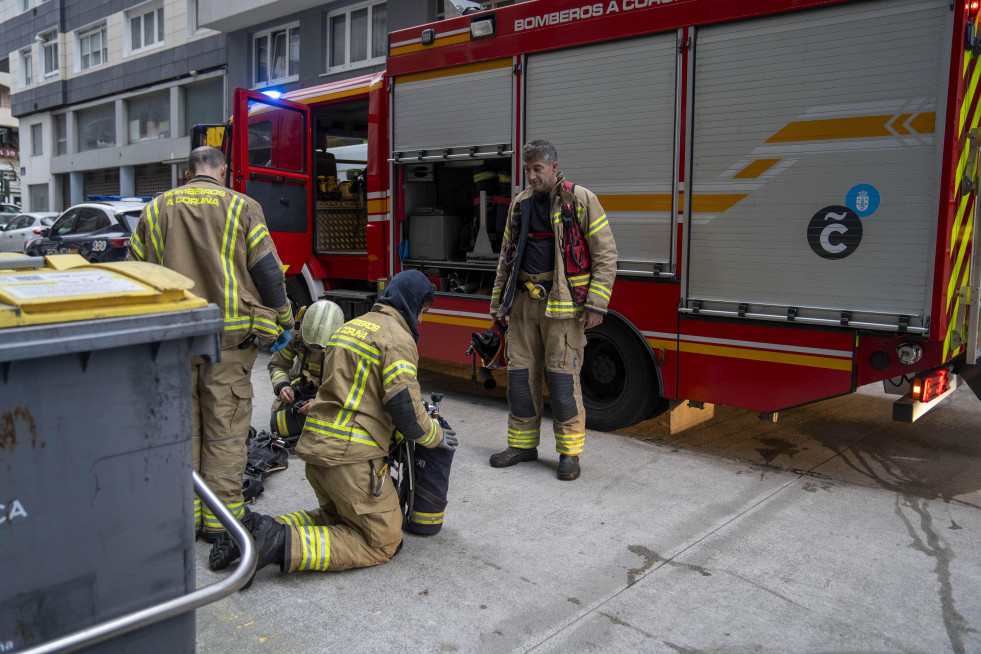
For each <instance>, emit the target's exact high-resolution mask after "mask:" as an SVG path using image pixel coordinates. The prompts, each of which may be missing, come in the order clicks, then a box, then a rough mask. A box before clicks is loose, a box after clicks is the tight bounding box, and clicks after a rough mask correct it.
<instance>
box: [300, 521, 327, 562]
mask: <svg viewBox="0 0 981 654" xmlns="http://www.w3.org/2000/svg"><path fill="white" fill-rule="evenodd" d="M297 531H298V532H299V534H300V539H299V540H300V549H301V550H302V553H301V557H300V567H299V568H297V569H298V570H321V571H322V570H326V569H327V566H329V565H330V532H329V531H327V527H299V528H297Z"/></svg>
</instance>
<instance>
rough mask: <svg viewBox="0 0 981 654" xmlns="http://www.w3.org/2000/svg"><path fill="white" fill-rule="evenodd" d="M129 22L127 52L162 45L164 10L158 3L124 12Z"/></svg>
mask: <svg viewBox="0 0 981 654" xmlns="http://www.w3.org/2000/svg"><path fill="white" fill-rule="evenodd" d="M126 18H127V21H128V22H129V32H128V34H129V51H130V52H139V51H140V50H143V49H145V48H151V47H153V46H156V45H163V42H164V10H163V7H162V6H160V4H159V3H153V4H150V5H143V6H141V7H138V8H137V9H132V10H130V11H128V12H126Z"/></svg>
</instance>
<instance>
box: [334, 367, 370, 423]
mask: <svg viewBox="0 0 981 654" xmlns="http://www.w3.org/2000/svg"><path fill="white" fill-rule="evenodd" d="M370 370H371V364H369V363H368V361H367V360H366V359H364V358H363V357H362V358H360V359H358V369H357V370H356V371H355V373H354V384H353V385H352V386H351V391H350V392H349V393H348V394H347V399H346V400H344V408H343V409H341V412H340V413H339V414H338V415H337V423H338V424H340V425H344V424H347V421H348V420H350V419H351V416H352V415H354V412H355V411H357V409H358V405H359V404H361V398H362V397H364V389H365V387H366V386H367V385H368V372H369V371H370Z"/></svg>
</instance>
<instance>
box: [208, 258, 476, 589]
mask: <svg viewBox="0 0 981 654" xmlns="http://www.w3.org/2000/svg"><path fill="white" fill-rule="evenodd" d="M432 301H433V288H432V284H431V283H430V282H429V280H428V279H427V278H426V276H425V275H423V274H422V273H421V272H419V271H418V270H409V271H404V272H401V273H399V274H398V275H395V276H394V277H393V278H392V279H391V282H390V283H389V285H388V288H387V289H386V291H385V294H384V295H383V296H382V297H380V298H379V299H378V301H377V302H376V304H375V305H374V307H372V310H371V311H370V312H368V313H366V314H364V315H363V316H361V317H359V318H355V319H354V320H351V321H349V322H347V323H345V324H344V325H343V326H341V327H340V328H339V329H338V330H337V331H336V332H334V334H333V335H332V336H331V337H330V340H329V341H328V342H327V347H326V348H325V349H324V362H323V365H324V367H325V368H326V369H327V370H329V371H330V375H329V376H328V377H327V378H326V379H325V380H324V383H323V385H322V386H321V387H320V390H319V391H318V393H317V397H316V398H315V399H314V402H313V406H312V407H311V409H310V411H309V413H308V415H307V419H306V424H305V425H304V427H303V432H302V433H301V435H300V440H299V442H298V443H297V446H296V454H297V456H299V457H300V458H301V459H303V460H304V461H305V462H306V477H307V481H309V482H310V485H311V486H312V487H313V490H314V492H315V493H316V495H317V501H318V503H319V506H318V507H317V508H315V509H313V510H310V511H297V512H295V513H290V514H287V515H283V516H280V517H278V518H272V517H270V516H265V515H261V514H258V513H250V514H249V516H248V519H247V521H246V526H247V527H248V528H249V530H250V531H251V532H252V535H253V536H254V537H255V540H256V547H257V549H258V558H259V560H258V564H257V566H256V569H258V568H262V567H263V566H266V565H269V564H270V563H278V564H279V565H280V570H281V571H282V572H294V571H297V570H321V571H336V570H346V569H348V568H363V567H368V566H372V565H378V564H380V563H386V562H387V561H388V560H389V559H391V558H392V556H393V555H394V554H395V553H396V552H397V551H398V549H399V547H400V545H401V543H402V511H401V509H400V508H399V501H398V497H397V493H396V490H395V484H394V483H393V482H392V479H391V476H390V475H388V469H387V466H386V456H387V454H388V448H389V443H390V441H391V438H392V434H393V432H394V431H395V430H398V431H400V432H401V433H402V435H403V436H404V437H405V438H408V439H411V440H413V441H415V442H416V443H417V444H418V445H422V446H424V447H430V448H432V447H444V448H447V449H451V450H452V449H455V448H456V445H457V439H456V434H455V433H454V432H453V431H452V430H451V429H445V430H444V429H443V428H442V427H441V426H440V424H439V422H437V421H436V420H434V419H433V418H431V417H430V415H429V413H428V412H427V411H426V408H425V405H424V404H423V402H422V397H421V395H420V392H419V383H418V381H416V366H417V365H418V361H419V352H418V350H417V349H416V342H417V341H418V340H419V332H418V323H419V322H420V321H421V320H422V315H423V313H425V311H426V310H427V309H428V308H429V305H430V304H432ZM239 556H240V554H239V551H238V546H237V545H236V544H235V542H234V541H233V540H232V539H231V538H230V537H229V536H228V535H227V534H226V535H224V536H223V537H222V538H221V539H219V541H218V542H216V543H215V545H214V547H213V548H212V550H211V555H210V556H209V559H208V564H209V566H210V567H211V569H212V570H220V569H222V568H225V567H227V566H228V565H230V564H231V563H232V562H233V561H234V560H235V559H237V558H238V557H239Z"/></svg>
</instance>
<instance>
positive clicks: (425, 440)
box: [416, 420, 436, 447]
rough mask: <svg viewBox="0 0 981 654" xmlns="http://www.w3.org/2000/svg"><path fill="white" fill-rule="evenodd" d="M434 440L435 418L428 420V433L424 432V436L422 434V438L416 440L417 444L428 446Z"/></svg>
mask: <svg viewBox="0 0 981 654" xmlns="http://www.w3.org/2000/svg"><path fill="white" fill-rule="evenodd" d="M435 441H436V421H435V420H430V422H429V433H428V434H426V435H425V436H423V437H422V438H420V439H417V440H416V442H417V443H418V444H419V445H422V446H423V447H429V446H430V445H432V444H433V443H434V442H435Z"/></svg>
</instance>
